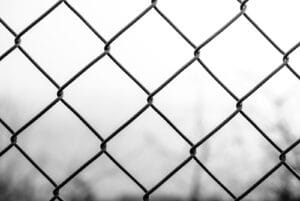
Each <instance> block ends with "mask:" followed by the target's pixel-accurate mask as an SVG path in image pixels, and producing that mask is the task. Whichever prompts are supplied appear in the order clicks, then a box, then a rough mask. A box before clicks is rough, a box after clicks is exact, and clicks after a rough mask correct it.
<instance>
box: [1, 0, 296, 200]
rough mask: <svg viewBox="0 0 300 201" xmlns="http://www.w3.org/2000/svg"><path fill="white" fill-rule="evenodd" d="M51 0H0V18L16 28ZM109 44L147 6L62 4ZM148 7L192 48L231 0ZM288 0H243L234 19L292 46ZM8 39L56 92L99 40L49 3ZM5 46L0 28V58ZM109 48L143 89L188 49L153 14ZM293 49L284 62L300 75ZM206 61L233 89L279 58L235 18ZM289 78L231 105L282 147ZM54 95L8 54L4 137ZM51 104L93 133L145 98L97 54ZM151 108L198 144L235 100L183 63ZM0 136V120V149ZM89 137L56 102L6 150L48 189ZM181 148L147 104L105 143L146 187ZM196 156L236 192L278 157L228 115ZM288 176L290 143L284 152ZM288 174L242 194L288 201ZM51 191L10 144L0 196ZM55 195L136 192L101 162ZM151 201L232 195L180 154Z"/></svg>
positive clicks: (291, 127) (231, 7)
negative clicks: (16, 39) (244, 8)
mask: <svg viewBox="0 0 300 201" xmlns="http://www.w3.org/2000/svg"><path fill="white" fill-rule="evenodd" d="M56 2H57V1H56V0H43V1H39V0H26V1H20V0H1V1H0V18H1V19H3V20H4V21H5V22H6V23H7V24H9V26H11V28H12V29H13V30H14V31H15V32H16V33H20V32H21V31H22V30H23V29H24V28H26V27H27V26H28V25H29V24H30V23H31V22H33V21H34V20H35V19H37V18H38V17H39V16H40V15H41V14H42V13H43V12H45V11H46V10H47V9H48V8H50V7H51V6H52V5H54V4H55V3H56ZM68 2H69V3H70V4H71V5H72V6H74V8H75V9H76V10H77V11H78V12H80V13H81V14H82V15H83V16H84V18H85V19H86V20H87V21H88V22H89V23H90V24H91V25H92V26H93V27H94V28H95V29H96V30H97V31H98V32H99V33H100V34H101V35H102V36H103V37H104V38H105V39H106V40H109V39H110V38H111V37H113V36H114V35H115V34H116V33H117V32H118V31H119V30H120V29H122V28H123V27H124V26H125V25H126V24H128V23H129V22H130V21H131V20H132V19H133V18H134V17H136V16H137V15H138V14H139V13H141V12H142V11H143V10H144V9H145V8H146V7H147V6H149V5H150V0H130V1H122V0H110V1H108V0H101V1H99V0H69V1H68ZM157 7H158V8H159V9H160V10H161V11H162V12H163V13H164V14H165V15H166V16H168V17H169V18H170V19H171V20H172V21H173V23H174V24H176V25H177V26H178V27H179V28H180V29H181V30H182V32H183V33H184V34H186V36H187V37H188V38H190V40H191V41H192V42H193V43H195V44H196V45H200V44H201V43H202V42H203V41H205V40H206V39H207V38H208V37H210V36H211V35H212V34H213V33H215V32H216V31H217V30H218V29H219V28H220V27H221V26H223V25H224V24H225V23H227V22H228V21H229V20H230V19H231V18H232V17H234V16H235V15H236V14H238V13H239V12H240V3H239V2H238V1H235V0H222V1H221V0H209V1H208V0H187V1H172V0H161V1H160V0H159V1H158V3H157ZM299 9H300V3H299V1H298V0H276V1H272V0H261V1H255V0H250V1H249V2H248V3H247V13H248V15H249V16H251V18H252V19H253V20H254V21H255V22H256V23H257V24H258V25H259V26H260V27H261V28H262V29H263V30H264V31H265V32H266V33H267V34H268V35H269V36H270V37H271V38H272V39H273V40H274V41H275V42H276V43H277V44H278V45H279V46H280V47H281V48H282V49H283V50H284V51H288V50H289V49H290V48H291V47H292V46H294V45H295V44H296V43H297V42H299V40H300V37H299V36H300V28H299V26H298V24H299V19H300V12H299ZM21 40H22V42H21V46H22V47H23V48H24V49H25V50H26V51H27V52H28V54H30V55H31V56H32V58H33V59H34V60H35V61H36V62H37V63H38V64H39V65H40V66H41V67H42V68H43V69H44V70H45V71H46V72H47V73H48V74H49V75H50V76H51V77H52V78H53V79H54V80H55V81H56V82H57V83H58V84H59V85H60V86H61V85H63V84H64V83H65V82H67V81H68V80H69V79H70V78H71V77H72V76H73V75H75V74H76V73H77V72H78V71H79V70H80V69H82V68H83V67H85V66H86V65H87V64H88V63H89V62H90V61H92V60H93V59H94V58H96V57H97V56H98V55H100V54H101V53H102V52H103V48H104V43H103V42H101V41H100V40H99V39H98V38H97V37H96V36H95V35H94V34H93V33H92V32H91V31H90V30H89V29H88V28H87V27H86V26H85V25H84V24H83V23H82V21H80V19H79V18H78V17H77V16H76V15H74V13H73V12H72V11H71V10H70V9H69V8H68V7H67V6H66V5H65V4H61V5H60V6H58V7H57V8H56V9H55V10H54V11H53V12H52V13H51V14H49V15H48V16H47V17H45V18H44V19H43V20H42V21H41V22H39V23H38V24H37V25H36V26H34V27H33V28H32V29H30V30H29V31H28V32H27V33H26V34H24V35H23V36H22V37H21ZM13 45H14V37H13V35H12V34H11V33H10V32H9V31H8V30H7V29H6V28H5V27H4V26H2V25H1V24H0V55H2V54H3V53H4V52H5V51H6V50H8V49H9V48H10V47H12V46H13ZM110 52H111V54H112V55H113V56H114V57H115V58H117V60H118V61H119V62H120V63H121V64H122V65H123V66H124V67H125V68H126V69H127V70H128V71H129V72H130V73H131V74H132V75H133V76H135V77H136V79H137V80H139V81H140V82H141V83H142V84H143V85H144V86H145V87H146V88H147V89H148V90H149V91H150V92H152V91H154V90H155V89H156V88H157V87H159V86H160V85H161V84H162V83H163V82H164V81H165V80H167V79H168V78H169V77H170V76H171V75H172V74H173V73H174V72H176V71H177V70H178V69H179V68H181V67H182V66H183V65H184V64H185V63H187V62H188V61H189V60H190V59H191V58H193V56H194V55H193V52H194V49H193V48H192V47H191V46H190V45H189V44H188V43H187V42H185V41H184V40H183V39H182V38H181V37H180V35H178V33H176V32H175V31H174V30H173V29H172V27H171V26H170V25H169V24H168V23H167V22H166V21H164V20H163V18H162V17H161V16H159V15H158V13H157V12H156V11H155V10H151V11H150V12H149V13H147V14H146V15H145V16H144V17H143V18H142V19H140V20H139V21H138V22H137V23H136V24H134V25H133V26H132V27H131V28H129V29H128V30H127V31H126V32H125V33H124V34H122V35H121V36H120V37H119V38H117V39H116V40H115V41H114V42H113V43H112V44H111V50H110ZM299 53H300V48H298V49H297V50H295V52H293V53H292V54H291V55H290V60H289V64H290V65H291V66H292V67H293V68H294V69H295V71H297V72H298V73H300V55H299ZM200 58H201V59H202V61H203V62H204V63H205V64H206V65H207V67H208V68H209V69H210V70H211V71H212V72H213V73H214V74H215V75H216V76H217V77H218V78H219V79H220V80H221V81H222V82H223V83H224V84H225V85H226V86H227V87H228V88H229V89H230V90H231V91H232V92H233V93H234V94H235V95H236V96H237V97H242V96H244V95H245V94H246V93H247V92H248V91H250V90H251V89H252V88H253V87H254V86H255V85H256V84H257V83H259V82H260V81H261V80H262V79H263V78H264V77H266V76H267V75H268V74H269V73H271V72H272V71H273V70H274V69H275V68H277V67H278V66H279V65H280V64H281V63H282V54H281V53H280V52H279V51H278V50H276V49H275V48H274V47H273V46H272V45H271V44H270V43H269V42H268V41H267V40H266V39H265V38H264V37H263V36H262V34H260V33H259V32H258V31H257V30H256V29H255V27H254V26H253V25H251V24H250V23H249V21H247V19H246V18H245V17H243V16H241V17H240V18H239V19H238V20H237V21H236V22H234V23H233V24H232V25H231V26H230V27H229V28H228V29H226V30H225V31H224V32H223V33H222V34H220V35H219V36H218V37H216V38H215V39H214V40H213V41H211V42H210V43H209V44H208V45H206V46H205V47H204V48H203V49H201V52H200ZM299 84H300V82H299V80H298V79H297V77H295V76H294V75H293V74H292V73H291V71H289V70H288V69H287V68H283V69H282V70H281V71H280V72H279V73H277V74H276V75H275V76H274V77H273V78H272V79H270V80H269V81H268V82H267V83H266V84H264V85H263V86H262V87H261V88H260V89H259V90H257V91H256V92H255V93H254V94H253V95H251V96H250V97H249V98H248V99H246V100H245V102H244V103H243V111H244V112H245V113H246V114H247V115H248V116H249V117H250V118H251V119H252V120H253V121H254V122H255V123H256V124H257V125H258V126H259V127H260V128H261V129H262V130H263V131H264V132H265V133H267V134H268V136H269V137H270V139H272V140H273V141H274V142H275V143H276V144H277V145H278V146H279V147H280V148H281V149H282V150H284V149H286V148H287V147H289V146H290V145H291V144H292V143H293V142H295V141H296V140H297V139H299V137H300V133H299V132H300V124H299V119H300V106H299V104H298V103H299V101H300V93H299V89H300V86H299ZM56 92H57V89H56V88H55V87H54V86H53V85H52V84H51V83H50V82H49V81H48V80H47V79H46V78H45V77H44V76H43V75H42V74H41V73H40V72H39V71H38V70H37V69H36V68H35V67H34V66H33V64H32V63H31V62H30V61H29V60H28V59H27V58H26V57H25V56H24V55H23V54H22V53H21V52H20V51H19V50H18V49H16V50H14V51H13V52H12V53H10V54H9V55H8V56H7V57H5V58H4V59H3V60H2V61H1V62H0V118H1V119H2V120H4V121H5V122H6V123H7V124H8V125H9V126H10V127H11V128H12V129H13V130H14V131H17V130H18V129H19V128H21V127H22V126H23V125H24V124H25V123H26V122H28V121H29V120H30V119H31V118H33V117H34V116H35V115H36V114H38V113H39V111H41V110H42V109H43V108H45V107H46V106H47V105H48V104H49V103H50V102H51V101H53V100H54V99H55V98H56ZM64 99H65V100H66V101H67V102H68V103H69V104H70V105H72V107H74V108H75V109H76V110H77V111H78V112H79V113H80V114H81V115H82V116H83V117H84V118H85V119H86V120H87V121H88V122H89V123H90V125H92V126H93V127H94V128H95V130H97V132H99V134H100V135H101V136H102V137H103V138H106V137H108V136H110V134H112V133H113V132H114V131H115V130H117V129H118V128H119V127H120V126H121V125H122V124H124V123H125V122H126V121H127V120H128V119H129V118H131V117H132V116H133V115H134V114H135V113H136V112H137V111H139V110H140V109H141V108H142V107H143V106H144V105H145V104H146V103H147V102H146V100H147V94H145V92H144V91H143V90H141V88H139V87H138V86H137V85H136V84H135V83H134V82H133V81H132V80H131V79H130V78H129V77H128V76H127V75H126V74H125V73H124V72H122V70H121V69H120V68H119V67H118V66H117V65H116V64H115V63H114V62H113V61H112V60H111V59H110V58H109V57H107V56H106V57H104V58H103V59H101V60H100V61H98V62H97V63H95V64H94V65H93V66H92V67H91V68H90V69H89V70H88V71H86V72H85V73H84V74H83V75H82V76H80V77H79V78H78V79H77V80H75V81H74V82H73V83H72V84H70V85H69V86H68V87H67V88H66V89H65V90H64ZM153 104H154V105H155V106H156V107H157V108H158V109H159V110H160V111H161V112H163V113H164V114H165V116H166V117H167V118H169V119H170V120H171V121H172V122H173V123H174V124H175V125H176V126H177V128H178V129H179V130H180V131H181V132H182V133H184V134H185V135H186V136H187V137H188V139H190V141H191V142H193V143H197V142H198V141H199V140H200V139H202V138H203V137H204V136H206V135H207V134H208V133H209V132H210V131H212V130H213V129H214V128H215V127H216V126H218V125H219V124H220V123H221V122H222V121H223V120H224V119H225V118H227V117H228V116H229V115H230V114H231V113H232V112H234V111H235V104H236V101H235V100H234V99H233V98H232V97H231V96H230V95H229V94H228V93H227V92H226V91H225V90H224V89H223V88H222V87H221V86H220V85H219V84H218V83H217V82H216V81H215V80H213V78H212V77H211V76H210V75H209V74H208V73H207V72H206V71H205V70H204V68H203V67H202V66H201V65H200V64H199V63H198V62H194V63H193V64H192V65H191V66H190V67H188V68H187V69H186V70H185V71H184V72H183V73H181V74H180V75H179V76H178V77H176V79H174V80H173V81H172V82H171V83H170V84H169V85H167V86H166V87H165V88H164V89H162V90H161V91H160V92H159V93H158V94H156V95H155V96H154V101H153ZM9 144H10V133H9V132H8V131H7V129H6V128H5V127H4V126H3V125H0V150H3V149H4V148H5V147H7V146H8V145H9ZM100 144H101V142H100V141H99V140H98V139H97V138H96V137H95V135H93V133H92V132H91V131H90V130H89V129H88V128H87V127H86V126H85V125H84V124H83V123H82V122H81V121H80V120H79V119H78V118H77V117H76V116H75V115H74V114H73V113H72V112H71V111H70V110H69V109H68V108H66V107H65V105H63V104H62V103H60V102H59V103H57V104H56V105H55V106H54V107H53V108H51V109H50V110H49V111H48V112H47V113H45V114H44V115H43V116H42V117H41V118H40V119H38V120H37V121H36V122H35V123H33V124H32V125H30V126H29V127H28V128H26V129H25V130H24V131H23V132H22V134H20V136H19V137H18V145H19V146H20V147H22V149H24V151H25V152H26V153H27V154H28V155H29V156H30V157H31V158H32V159H33V160H34V161H35V162H36V163H37V164H38V165H39V166H40V167H41V168H42V169H43V170H44V171H45V172H46V173H47V174H48V175H49V176H50V177H51V178H52V179H53V180H54V181H55V182H56V183H61V182H62V181H64V180H65V179H66V178H67V177H68V176H69V175H71V174H72V173H73V172H74V171H75V170H77V169H78V168H79V167H80V166H81V165H82V164H84V163H85V162H86V161H87V160H89V159H90V158H91V157H93V156H94V155H95V154H96V153H97V152H98V151H99V150H100ZM189 149H190V145H189V144H188V143H187V142H186V141H184V140H183V139H182V138H181V137H180V136H179V135H178V133H176V131H175V130H174V129H173V128H171V127H170V126H169V125H168V124H167V122H166V121H165V120H164V119H162V118H161V117H160V116H159V115H158V114H157V113H156V112H155V111H154V110H153V109H151V108H149V109H147V110H146V111H145V112H144V113H143V114H141V115H140V116H139V117H138V118H137V119H136V120H135V121H133V122H132V123H131V124H130V125H129V126H128V127H126V128H125V129H123V130H122V131H121V132H120V133H119V134H118V135H117V136H116V137H114V138H113V139H112V140H111V141H109V143H108V145H107V151H108V152H109V153H110V154H111V155H112V156H113V157H114V158H115V159H116V160H117V161H118V162H119V163H120V164H121V165H122V166H124V167H125V168H126V170H127V171H128V172H130V173H131V174H132V175H133V176H134V177H135V178H136V179H137V180H138V181H140V182H141V183H142V184H143V185H144V186H145V187H146V188H147V189H151V188H152V187H153V186H155V185H156V184H157V183H158V182H159V181H160V180H161V179H162V178H164V177H165V176H166V175H167V174H168V173H169V172H171V171H172V170H173V169H175V168H176V167H177V166H178V165H179V164H180V163H181V162H182V161H184V160H185V159H186V158H187V157H188V156H189ZM197 157H198V159H199V160H200V161H201V162H202V163H203V164H204V165H205V166H206V167H207V168H208V169H209V170H210V171H211V172H212V173H213V174H214V175H215V176H216V177H217V178H218V179H219V180H220V181H221V182H222V183H223V184H224V185H225V186H226V187H227V188H229V189H230V190H231V191H232V192H233V193H234V194H235V195H240V194H242V193H243V192H245V191H246V190H247V189H248V188H249V187H251V186H252V185H253V184H254V183H255V182H256V181H257V180H259V179H260V178H261V177H262V176H263V175H265V174H266V173H267V172H268V171H269V170H270V169H272V168H273V167H274V166H275V165H276V164H277V163H278V162H279V159H278V157H279V152H278V151H277V150H276V149H275V148H274V147H273V146H272V145H271V144H270V143H269V142H268V141H266V140H265V139H264V138H263V136H262V135H261V134H260V133H259V132H258V131H257V130H256V129H255V128H254V127H253V126H252V125H251V124H250V123H249V122H248V121H247V120H246V119H245V118H244V117H243V116H242V115H240V114H238V115H237V116H235V117H234V118H233V119H232V120H231V121H230V122H229V123H228V124H226V125H225V126H224V127H223V128H221V129H220V130H219V131H218V132H217V133H216V134H215V135H214V136H213V137H212V138H210V139H209V140H207V141H206V142H205V143H203V144H202V145H201V146H200V147H199V148H198V150H197ZM287 161H288V162H289V164H291V165H292V166H293V167H294V168H295V170H298V171H299V172H300V146H297V147H295V148H294V149H293V150H292V151H291V152H289V153H288V155H287ZM299 184H300V183H299V180H298V179H297V178H296V177H295V176H294V175H292V174H291V173H290V172H289V171H288V170H287V169H286V168H284V167H281V168H280V169H278V170H277V171H276V172H275V173H274V174H272V175H271V176H270V177H269V178H268V179H267V180H266V181H265V182H263V183H262V184H261V185H260V186H259V187H257V188H256V189H255V190H253V191H252V192H251V193H250V194H249V195H247V196H246V197H245V199H244V200H248V201H250V200H251V201H252V200H253V201H256V200H257V201H258V200H260V201H262V200H265V201H269V200H272V201H273V200H284V201H291V200H293V201H296V200H300V194H299V187H300V185H299ZM52 191H53V186H52V185H51V184H50V183H49V182H48V181H47V180H46V179H45V177H44V176H43V175H41V174H40V173H39V172H38V171H37V169H36V168H35V167H33V166H32V165H31V164H30V163H29V162H28V161H27V159H26V158H24V156H23V155H22V154H21V153H20V152H19V151H18V150H17V149H15V148H12V149H10V150H9V151H8V152H7V153H5V154H4V155H3V156H2V157H0V200H1V201H2V200H3V201H4V200H5V201H35V200H36V201H38V200H39V201H40V200H49V199H50V198H51V197H52ZM60 194H61V197H62V198H63V199H65V200H68V201H102V200H105V201H117V200H120V201H135V200H141V198H142V196H143V194H144V192H143V191H142V190H141V189H140V188H139V187H138V186H137V185H136V184H135V183H134V182H133V181H132V180H131V179H130V178H128V176H127V175H125V174H124V173H123V172H122V170H120V169H119V168H118V167H117V166H116V164H114V163H113V162H112V161H111V160H110V159H109V158H108V157H107V156H105V155H103V156H101V157H99V158H98V159H97V160H96V161H95V162H93V163H92V164H91V165H90V166H88V167H87V168H86V169H85V170H84V171H82V172H81V173H80V174H78V175H77V176H76V177H75V178H74V179H73V180H71V181H70V182H69V183H68V184H67V185H65V186H64V187H63V188H62V189H61V191H60ZM151 200H157V201H160V200H161V201H162V200H166V201H167V200H172V201H177V200H178V201H200V200H207V201H210V200H211V201H213V200H214V201H217V200H232V198H231V197H230V195H229V194H227V193H226V192H225V191H224V190H223V189H222V188H221V187H220V186H219V185H218V184H217V183H216V182H215V181H214V180H213V179H212V178H211V177H210V176H209V175H208V174H207V173H206V172H205V171H204V170H203V168H202V167H200V166H199V165H198V164H197V163H196V162H195V161H191V162H189V163H188V164H187V165H186V166H184V167H183V168H182V169H181V170H180V171H178V172H177V173H176V174H175V175H174V176H173V177H172V178H171V179H169V180H168V181H167V182H166V183H164V184H163V185H162V186H161V187H160V188H158V190H156V191H155V192H154V193H153V194H151Z"/></svg>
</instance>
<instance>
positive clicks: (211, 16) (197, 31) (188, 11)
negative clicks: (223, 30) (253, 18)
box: [157, 0, 239, 45]
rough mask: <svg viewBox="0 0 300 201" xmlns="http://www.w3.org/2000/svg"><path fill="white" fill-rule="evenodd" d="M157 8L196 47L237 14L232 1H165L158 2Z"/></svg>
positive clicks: (237, 10)
mask: <svg viewBox="0 0 300 201" xmlns="http://www.w3.org/2000/svg"><path fill="white" fill-rule="evenodd" d="M157 7H158V8H159V9H160V10H161V11H162V12H163V13H164V14H165V15H166V16H167V17H168V18H170V19H171V21H172V22H173V23H174V24H175V25H176V26H178V28H179V29H180V30H182V32H183V33H184V34H187V36H188V37H189V38H190V39H191V40H192V42H193V43H195V44H196V45H199V44H200V43H201V42H203V41H205V40H206V39H207V38H208V37H210V36H211V35H212V34H213V33H214V32H216V30H218V29H219V28H220V27H221V26H222V25H224V24H225V23H226V22H227V21H228V20H230V19H231V18H232V17H233V16H234V15H235V14H237V13H238V12H239V7H238V6H237V4H236V2H234V0H225V1H218V0H212V1H209V2H206V1H197V0H190V1H189V2H188V3H186V2H184V1H172V0H166V1H160V2H158V4H157ZM179 12H180V14H179ZM183 16H184V17H183Z"/></svg>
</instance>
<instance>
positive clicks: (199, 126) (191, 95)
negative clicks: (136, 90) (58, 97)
mask: <svg viewBox="0 0 300 201" xmlns="http://www.w3.org/2000/svg"><path fill="white" fill-rule="evenodd" d="M154 100H155V102H154V104H155V105H156V106H157V107H158V108H159V109H160V110H161V111H162V112H163V113H164V115H165V116H166V117H168V118H169V119H170V120H171V121H172V122H173V123H174V124H175V126H177V128H178V129H179V130H180V131H181V132H183V133H184V134H185V135H186V136H187V137H188V138H189V139H190V140H192V141H193V142H197V141H198V140H200V138H201V137H203V136H204V135H205V134H206V133H208V132H209V131H211V130H212V129H213V128H214V127H216V126H217V125H218V124H219V122H221V121H222V120H223V119H225V118H226V117H227V116H228V115H229V114H231V113H232V112H233V111H234V110H235V104H236V103H235V102H236V101H235V100H234V99H233V98H232V97H231V96H230V95H229V94H227V93H226V91H225V90H224V89H223V88H222V87H221V86H220V85H219V84H218V83H217V82H216V81H215V80H214V79H213V78H212V77H211V76H210V75H209V74H208V73H207V72H206V71H205V70H204V69H203V67H202V66H201V65H200V64H199V63H198V62H194V63H193V64H192V65H190V66H189V67H188V68H187V69H186V70H185V71H184V72H182V73H181V74H180V75H179V76H177V77H176V78H175V79H174V80H173V81H172V82H171V83H169V85H167V86H166V87H165V88H164V89H163V90H162V91H161V92H160V93H158V94H157V95H156V96H155V97H154Z"/></svg>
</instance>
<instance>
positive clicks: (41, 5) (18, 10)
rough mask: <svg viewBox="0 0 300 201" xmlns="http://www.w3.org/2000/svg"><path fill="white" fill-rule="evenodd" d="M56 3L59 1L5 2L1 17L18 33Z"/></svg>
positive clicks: (29, 0)
mask: <svg viewBox="0 0 300 201" xmlns="http://www.w3.org/2000/svg"><path fill="white" fill-rule="evenodd" d="M56 2H57V0H45V1H39V0H28V1H18V0H3V1H1V2H0V13H1V16H0V17H1V18H3V19H4V20H5V21H6V22H7V23H8V24H9V25H10V26H12V28H13V29H14V30H15V31H16V32H20V31H22V30H23V29H24V28H25V27H26V26H28V25H29V24H30V23H31V22H33V21H34V20H36V19H37V18H38V17H39V16H40V15H41V14H43V13H44V12H45V11H46V10H47V9H48V8H50V7H51V6H52V5H54V4H55V3H56Z"/></svg>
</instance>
